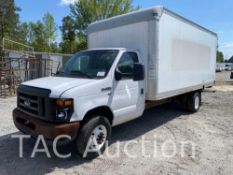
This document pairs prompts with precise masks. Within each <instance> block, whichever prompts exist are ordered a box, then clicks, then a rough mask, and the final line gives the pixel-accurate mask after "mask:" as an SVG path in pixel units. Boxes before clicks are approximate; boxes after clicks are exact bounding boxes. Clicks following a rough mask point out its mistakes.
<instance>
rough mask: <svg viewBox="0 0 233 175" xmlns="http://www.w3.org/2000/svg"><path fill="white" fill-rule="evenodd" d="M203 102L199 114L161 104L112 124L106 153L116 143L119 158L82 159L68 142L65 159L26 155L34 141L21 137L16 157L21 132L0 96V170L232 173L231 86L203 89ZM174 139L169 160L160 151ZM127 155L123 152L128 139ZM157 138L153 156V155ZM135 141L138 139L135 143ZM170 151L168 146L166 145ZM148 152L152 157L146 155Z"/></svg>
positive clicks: (93, 174)
mask: <svg viewBox="0 0 233 175" xmlns="http://www.w3.org/2000/svg"><path fill="white" fill-rule="evenodd" d="M202 100H203V104H202V107H201V109H200V111H199V112H198V113H195V114H189V113H187V112H184V111H183V110H182V109H179V108H178V107H177V106H176V105H174V104H170V105H164V106H161V107H156V108H152V109H149V110H147V111H146V112H145V114H144V115H143V116H142V117H141V118H139V119H136V120H134V121H131V122H129V123H126V124H124V125H121V126H118V127H115V128H113V133H112V140H111V143H110V146H109V152H110V153H114V152H115V150H117V145H118V144H120V156H119V157H116V158H111V157H108V156H107V155H106V154H107V153H105V154H104V155H103V156H101V157H99V158H97V159H95V160H84V159H82V158H81V157H79V156H78V155H76V154H75V151H74V148H73V147H72V146H71V145H67V146H65V147H64V146H63V147H61V148H60V149H59V151H61V152H62V153H69V152H71V153H72V156H71V157H70V158H68V159H60V158H57V157H56V156H55V155H54V154H53V153H52V151H51V150H50V151H51V158H47V156H46V154H45V153H38V154H36V157H35V158H30V156H31V153H32V150H33V147H34V142H33V141H32V140H25V141H24V144H23V146H24V148H23V156H24V157H23V158H19V148H18V145H19V141H18V140H17V139H13V138H11V135H15V134H20V132H18V131H17V129H16V128H15V127H14V125H13V122H12V115H11V112H12V109H13V108H14V107H15V101H16V99H15V98H14V97H13V98H8V99H0V112H1V115H0V119H1V122H0V174H1V175H11V174H18V175H21V174H24V175H27V174H28V175H31V174H35V175H42V174H58V175H59V174H68V175H72V174H79V175H86V174H87V175H100V174H153V175H154V174H208V175H210V174H224V175H232V174H233V86H218V87H214V88H213V89H209V90H207V91H206V92H204V93H203V99H202ZM143 138H145V139H146V140H147V141H150V143H147V144H146V149H145V152H146V153H147V156H142V154H141V149H142V148H141V144H140V141H141V140H142V139H143ZM167 140H170V141H172V142H174V143H175V146H176V147H177V149H178V151H177V153H176V154H175V155H174V156H173V157H171V158H167V157H165V156H164V155H162V154H161V149H160V148H161V147H162V145H163V143H164V142H166V141H167ZM131 141H135V142H133V143H131V144H130V145H128V148H129V149H128V152H129V153H130V154H135V155H136V156H137V157H136V158H129V157H128V156H127V154H126V153H125V152H124V151H123V150H124V149H123V148H124V146H125V145H127V143H129V142H131ZM155 141H156V143H157V144H156V145H157V148H158V149H156V150H158V152H157V156H153V155H154V150H155V147H154V144H153V143H154V142H155ZM184 141H189V142H192V143H194V144H195V147H194V148H195V154H193V152H192V151H193V149H192V148H193V147H192V146H191V145H186V147H185V155H183V156H182V155H181V154H180V149H181V143H182V142H184ZM136 142H137V143H136ZM165 151H166V153H171V151H172V149H171V145H169V144H168V145H167V146H166V147H165ZM148 156H150V157H148Z"/></svg>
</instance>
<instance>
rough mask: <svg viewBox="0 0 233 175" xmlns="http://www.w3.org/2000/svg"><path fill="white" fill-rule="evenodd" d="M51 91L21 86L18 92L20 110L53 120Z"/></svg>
mask: <svg viewBox="0 0 233 175" xmlns="http://www.w3.org/2000/svg"><path fill="white" fill-rule="evenodd" d="M50 93H51V91H50V90H47V89H41V88H36V87H30V86H24V85H20V86H19V88H18V90H17V96H18V100H17V104H18V108H19V109H21V110H23V111H25V112H27V113H30V114H32V115H34V116H35V117H37V118H41V119H44V120H52V119H53V118H52V117H53V116H54V114H53V113H54V109H53V107H52V105H51V100H50V98H49V94H50Z"/></svg>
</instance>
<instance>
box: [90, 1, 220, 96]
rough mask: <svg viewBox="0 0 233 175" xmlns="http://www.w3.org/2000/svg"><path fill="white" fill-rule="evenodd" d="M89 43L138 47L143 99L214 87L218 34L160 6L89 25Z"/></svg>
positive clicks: (104, 46)
mask: <svg viewBox="0 0 233 175" xmlns="http://www.w3.org/2000/svg"><path fill="white" fill-rule="evenodd" d="M88 47H89V49H92V48H109V47H124V48H129V49H134V50H137V51H139V53H140V56H141V57H142V59H143V61H144V65H145V68H146V89H147V91H146V100H159V99H164V98H168V97H172V96H176V95H179V94H183V93H186V92H189V91H194V90H197V89H201V88H204V87H208V86H212V85H213V83H214V80H215V66H216V49H217V35H216V34H215V33H213V32H211V31H209V30H207V29H205V28H203V27H201V26H199V25H197V24H195V23H193V22H191V21H189V20H187V19H185V18H183V17H181V16H179V15H177V14H175V13H174V12H171V11H170V10H168V9H166V8H164V7H160V6H158V7H153V8H150V9H147V10H142V11H137V12H133V13H129V14H126V15H121V16H118V17H114V18H110V19H107V20H103V21H100V22H97V23H93V24H91V25H90V26H89V27H88Z"/></svg>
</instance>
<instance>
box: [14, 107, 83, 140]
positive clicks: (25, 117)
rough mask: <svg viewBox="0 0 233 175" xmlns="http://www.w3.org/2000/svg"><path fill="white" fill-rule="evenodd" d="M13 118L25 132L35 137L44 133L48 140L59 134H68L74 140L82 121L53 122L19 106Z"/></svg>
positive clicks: (16, 124)
mask: <svg viewBox="0 0 233 175" xmlns="http://www.w3.org/2000/svg"><path fill="white" fill-rule="evenodd" d="M13 120H14V124H15V126H16V127H17V128H18V129H19V130H20V131H22V132H23V133H25V134H29V135H31V136H33V137H37V136H38V135H43V136H44V138H45V139H48V140H53V139H55V138H56V137H57V136H59V135H68V136H70V137H71V139H72V140H73V139H75V138H76V136H77V134H78V130H79V127H80V122H70V123H51V122H46V121H43V120H41V119H36V118H35V117H32V116H30V115H29V114H26V113H25V112H23V111H21V110H19V109H17V108H16V109H14V111H13Z"/></svg>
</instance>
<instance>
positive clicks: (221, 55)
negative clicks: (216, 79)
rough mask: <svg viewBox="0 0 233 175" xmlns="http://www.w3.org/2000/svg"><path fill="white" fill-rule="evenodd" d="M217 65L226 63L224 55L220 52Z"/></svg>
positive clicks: (218, 52)
mask: <svg viewBox="0 0 233 175" xmlns="http://www.w3.org/2000/svg"><path fill="white" fill-rule="evenodd" d="M216 60H217V63H222V62H223V61H224V56H223V53H222V52H220V51H217V58H216Z"/></svg>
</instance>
